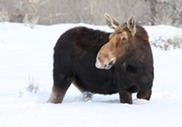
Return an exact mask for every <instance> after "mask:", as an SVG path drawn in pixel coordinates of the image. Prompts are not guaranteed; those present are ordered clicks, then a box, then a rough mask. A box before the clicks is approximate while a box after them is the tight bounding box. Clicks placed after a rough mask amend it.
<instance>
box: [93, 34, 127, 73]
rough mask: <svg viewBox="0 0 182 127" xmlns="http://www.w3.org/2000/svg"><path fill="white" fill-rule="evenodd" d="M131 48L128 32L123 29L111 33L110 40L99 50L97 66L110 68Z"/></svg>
mask: <svg viewBox="0 0 182 127" xmlns="http://www.w3.org/2000/svg"><path fill="white" fill-rule="evenodd" d="M128 48H129V42H128V33H127V31H125V30H123V31H121V32H116V33H113V34H111V35H110V37H109V42H108V43H106V44H105V45H104V46H102V48H101V49H100V50H99V52H98V54H97V57H96V63H95V66H96V67H97V68H99V69H107V70H108V69H110V68H111V67H112V66H113V65H114V64H115V63H116V61H117V59H119V58H121V57H122V56H124V55H125V53H126V51H127V49H128Z"/></svg>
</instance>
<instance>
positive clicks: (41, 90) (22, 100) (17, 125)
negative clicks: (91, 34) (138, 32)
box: [0, 23, 182, 127]
mask: <svg viewBox="0 0 182 127" xmlns="http://www.w3.org/2000/svg"><path fill="white" fill-rule="evenodd" d="M80 25H84V26H87V27H92V28H94V29H101V30H105V31H111V30H110V29H109V28H107V27H106V26H93V25H87V24H60V25H52V26H41V25H36V26H34V28H30V27H29V26H25V25H24V24H17V23H0V35H1V36H0V72H1V73H0V81H1V82H0V83H1V84H0V127H50V126H54V127H81V126H86V127H93V126H94V127H111V126H114V127H141V126H147V127H155V126H160V127H175V126H179V125H180V123H181V122H180V120H181V118H182V108H181V107H182V85H181V83H182V78H181V75H180V72H181V71H182V66H181V65H182V50H181V49H175V50H173V49H171V50H169V51H164V50H159V49H157V48H154V47H152V50H153V55H154V68H155V80H154V85H153V94H152V98H151V100H150V101H145V100H138V99H136V97H135V95H133V99H134V100H133V101H134V104H132V105H128V104H120V103H119V97H118V94H114V95H111V96H109V95H107V96H104V95H94V96H93V99H92V101H91V102H85V101H83V100H82V95H81V93H80V92H79V91H78V90H77V89H76V88H75V87H74V86H71V87H70V88H69V90H68V92H67V94H66V96H65V98H64V101H63V103H62V104H50V103H47V100H48V98H49V96H50V94H51V87H52V82H53V81H52V67H53V66H52V63H53V59H52V55H53V47H54V45H55V43H56V40H57V39H58V37H59V36H60V35H61V34H62V33H63V32H65V31H66V30H67V29H69V28H72V27H75V26H80ZM145 28H146V30H147V31H148V33H149V37H150V41H155V40H157V39H158V38H160V37H163V39H164V40H165V39H168V38H172V37H174V36H177V35H178V36H180V35H182V29H179V28H175V27H171V26H165V25H162V26H145ZM31 85H32V86H33V91H32V92H31V89H30V86H31ZM36 87H37V88H38V89H37V88H36Z"/></svg>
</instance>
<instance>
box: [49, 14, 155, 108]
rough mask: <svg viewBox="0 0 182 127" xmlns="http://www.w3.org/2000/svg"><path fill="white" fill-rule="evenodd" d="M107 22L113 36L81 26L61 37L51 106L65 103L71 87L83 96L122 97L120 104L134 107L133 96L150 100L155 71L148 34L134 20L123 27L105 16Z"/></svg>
mask: <svg viewBox="0 0 182 127" xmlns="http://www.w3.org/2000/svg"><path fill="white" fill-rule="evenodd" d="M105 20H106V24H107V25H108V26H109V27H110V28H111V29H113V30H114V32H112V33H108V32H104V31H100V30H94V29H91V28H87V27H81V26H80V27H75V28H72V29H70V30H68V31H66V32H65V33H64V34H62V35H61V36H60V38H59V39H58V41H57V43H56V45H55V47H54V55H53V58H54V63H53V82H54V84H53V87H52V93H51V96H50V99H49V101H48V102H51V103H62V101H63V99H64V96H65V94H66V91H67V90H68V88H69V87H70V85H71V84H74V85H75V86H76V87H77V88H78V89H79V90H80V91H81V92H83V93H85V92H89V93H93V94H94V93H97V94H104V95H106V94H114V93H119V100H120V102H121V103H128V104H132V103H133V102H132V93H137V94H136V96H137V98H139V99H145V100H150V98H151V94H152V86H153V79H154V69H153V56H152V51H151V47H150V44H149V37H148V34H147V32H146V31H145V29H144V28H143V27H142V26H140V25H138V24H137V23H136V20H135V18H134V17H133V16H131V17H129V18H128V20H127V21H126V22H125V23H120V22H119V21H118V20H117V19H116V18H113V17H112V16H110V15H109V14H105Z"/></svg>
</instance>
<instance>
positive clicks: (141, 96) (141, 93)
mask: <svg viewBox="0 0 182 127" xmlns="http://www.w3.org/2000/svg"><path fill="white" fill-rule="evenodd" d="M151 94H152V90H145V91H142V90H140V91H138V93H137V98H139V99H145V100H150V97H151Z"/></svg>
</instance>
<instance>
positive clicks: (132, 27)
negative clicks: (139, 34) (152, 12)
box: [127, 16, 136, 36]
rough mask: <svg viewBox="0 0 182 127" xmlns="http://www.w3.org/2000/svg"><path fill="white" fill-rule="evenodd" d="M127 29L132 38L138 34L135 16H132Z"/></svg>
mask: <svg viewBox="0 0 182 127" xmlns="http://www.w3.org/2000/svg"><path fill="white" fill-rule="evenodd" d="M127 27H128V29H129V31H130V32H131V34H132V36H135V34H136V20H135V18H134V17H133V16H131V17H130V18H129V19H128V21H127Z"/></svg>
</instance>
